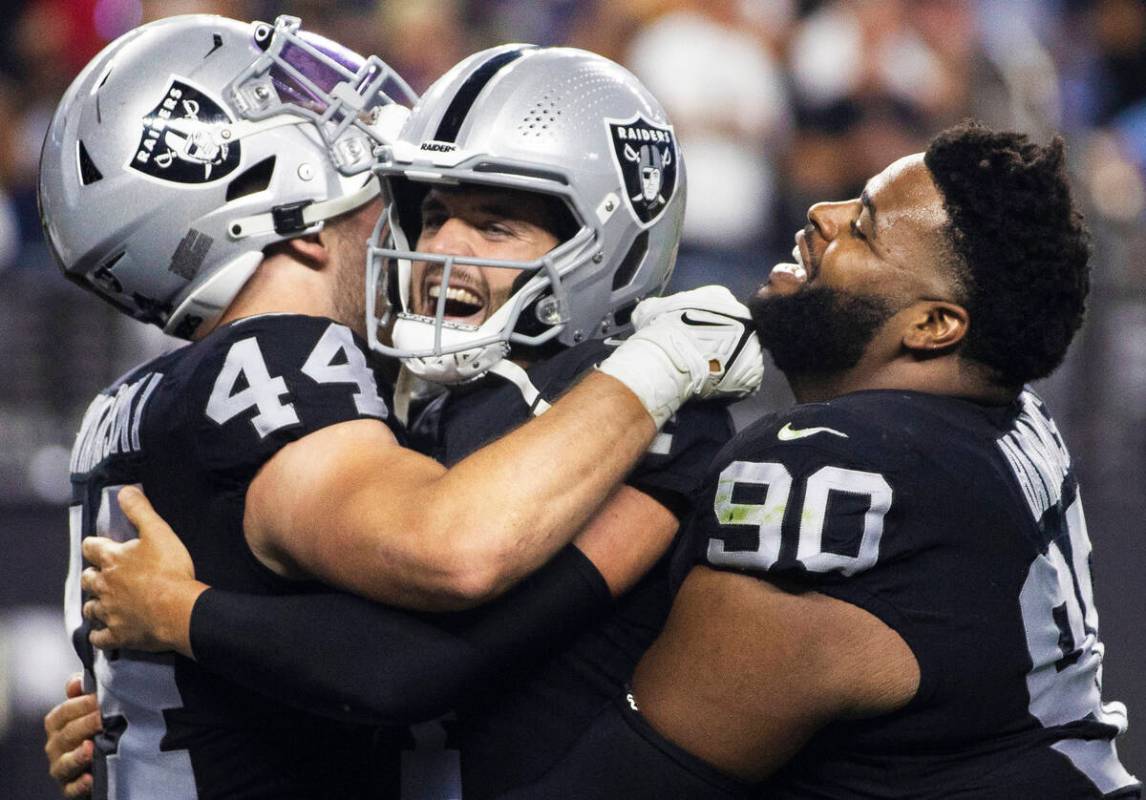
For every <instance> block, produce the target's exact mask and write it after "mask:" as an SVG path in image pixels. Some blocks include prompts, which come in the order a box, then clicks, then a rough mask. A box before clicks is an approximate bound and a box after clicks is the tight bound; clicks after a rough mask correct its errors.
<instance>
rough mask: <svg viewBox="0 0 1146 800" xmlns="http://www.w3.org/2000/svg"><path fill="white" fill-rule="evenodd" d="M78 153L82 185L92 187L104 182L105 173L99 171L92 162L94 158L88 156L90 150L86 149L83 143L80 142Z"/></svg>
mask: <svg viewBox="0 0 1146 800" xmlns="http://www.w3.org/2000/svg"><path fill="white" fill-rule="evenodd" d="M76 151H77V156H78V159H79V166H80V183H82V184H83V185H84V186H90V185H91V184H93V183H95V182H96V181H101V180H103V173H102V172H100V171H99V169H98V168H97V167H96V165H95V163H94V162H93V161H92V157H91V156H90V155H88V149H87V148H86V147H84V143H83V142H78V144H77V148H76Z"/></svg>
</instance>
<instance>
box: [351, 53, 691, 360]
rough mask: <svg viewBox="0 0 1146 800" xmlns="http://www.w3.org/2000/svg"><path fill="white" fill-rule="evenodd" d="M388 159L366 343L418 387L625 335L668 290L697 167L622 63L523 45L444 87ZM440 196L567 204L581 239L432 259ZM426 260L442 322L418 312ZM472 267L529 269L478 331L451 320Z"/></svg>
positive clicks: (481, 61) (456, 75) (370, 272)
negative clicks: (503, 192) (537, 350)
mask: <svg viewBox="0 0 1146 800" xmlns="http://www.w3.org/2000/svg"><path fill="white" fill-rule="evenodd" d="M378 152H379V162H378V165H377V166H376V168H375V171H376V173H377V174H379V175H380V176H381V177H382V178H383V180H384V181H385V182H386V184H387V185H388V186H389V189H390V199H391V205H390V208H389V212H388V214H387V215H384V216H383V219H382V220H380V221H379V224H378V226H377V227H376V229H375V232H374V238H373V239H372V241H371V246H370V249H369V256H368V265H367V305H368V312H367V330H368V332H369V336H370V340H371V345H372V346H373V347H374V348H375V349H377V350H378V351H380V352H382V353H384V354H387V355H392V356H398V357H400V358H402V359H403V360H404V363H405V364H406V366H407V367H408V368H410V369H411V371H413V372H414V373H415V374H417V375H418V376H419V377H423V378H426V379H428V380H432V381H435V382H439V383H456V382H462V381H466V380H471V379H474V378H476V377H479V376H481V375H482V374H484V373H485V372H486V371H488V370H489V369H490V367H491V366H492V365H493V364H495V363H497V362H498V361H499V360H500V359H502V358H503V357H505V356H506V354H507V353H508V352H509V349H510V346H511V345H525V346H538V345H542V344H545V343H548V342H554V341H555V342H559V343H560V344H563V345H566V346H568V345H573V344H576V343H578V342H581V341H584V340H586V339H589V338H592V337H604V336H610V335H613V334H616V333H620V332H624V331H625V330H626V329H627V327H628V322H629V320H628V317H629V314H630V313H631V311H632V308H633V306H635V305H636V303H637V301H638V300H640V299H642V298H644V297H647V296H649V295H654V294H658V293H659V292H660V291H661V290H662V289H663V288H664V286H665V284H666V283H667V282H668V279H669V276H670V274H671V272H672V267H673V263H674V262H675V259H676V251H677V246H678V243H679V240H680V228H681V220H682V218H683V216H684V205H685V173H684V163H683V161H682V159H681V154H680V149H679V147H678V145H677V140H676V135H675V134H674V132H673V128H672V126H671V125H670V124H669V122H668V119H667V117H666V115H665V112H664V109H663V108H662V107H661V105H660V103H658V102H657V100H656V98H654V97H653V96H652V94H650V93H649V91H648V90H647V89H646V88H645V87H644V86H643V85H641V83H640V81H638V80H637V79H636V78H635V77H634V76H633V75H632V74H631V73H629V72H628V71H627V70H625V69H624V68H623V67H621V66H620V65H618V64H616V63H614V62H612V61H610V60H609V59H607V58H604V57H602V56H599V55H596V54H594V53H590V52H586V51H584V50H576V49H572V48H564V47H557V48H538V47H534V46H531V45H519V44H514V45H505V46H502V47H496V48H493V49H490V50H485V51H483V52H480V53H477V54H476V55H473V56H471V57H469V58H467V59H466V60H464V61H462V62H461V63H460V64H458V65H457V66H455V67H454V68H453V69H451V70H450V71H449V72H448V73H446V75H444V76H443V77H442V78H440V79H439V80H438V81H437V82H436V83H434V85H433V86H432V87H431V88H430V89H429V90H428V91H427V92H426V94H425V95H424V96H423V97H422V99H421V101H420V102H419V103H418V105H417V106H416V107H415V108H414V110H413V112H412V113H411V115H410V118H409V120H407V122H406V125H405V127H403V129H402V132H401V134H400V135H399V138H398V141H396V142H395V143H394V144H393V145H390V146H387V147H383V148H380V149H379V151H378ZM435 185H437V186H447V187H448V186H459V185H461V186H486V187H498V188H502V189H512V190H518V191H527V192H536V193H541V194H543V195H547V196H549V197H551V198H557V199H558V200H559V201H560V204H561V205H562V206H563V207H564V208H566V209H567V210H568V212H569V214H570V215H571V216H572V219H573V223H574V224H573V226H572V227H573V229H575V230H576V232H575V233H573V234H572V235H571V236H567V237H566V238H564V241H561V242H560V244H559V245H558V246H557V247H555V248H554V249H553V250H551V251H550V252H548V253H547V254H545V255H544V256H543V257H541V258H539V259H536V260H534V261H529V262H525V261H506V260H492V259H482V258H475V257H467V256H465V255H462V254H458V255H442V254H435V253H429V252H419V251H418V249H417V242H418V237H419V232H420V227H421V216H420V212H419V204H420V202H421V200H422V198H423V197H424V196H425V194H426V192H427V191H428V190H429V188H430V187H432V186H435ZM418 262H422V263H425V264H427V265H431V266H432V265H435V264H436V265H440V267H434V268H433V269H434V270H436V271H437V272H440V286H439V290H438V296H437V300H436V309H435V311H434V312H433V313H432V315H431V314H418V313H415V311H416V306H415V305H414V304H413V302H412V301H413V298H412V293H413V292H414V291H418V290H419V289H418V288H417V287H412V286H411V274H412V272H413V265H414V264H415V263H418ZM462 265H468V266H469V267H482V266H485V267H501V268H511V269H515V270H519V271H520V275H519V276H518V279H517V281H515V283H514V288H515V291H514V292H513V293H512V294H511V295H510V297H509V299H508V300H507V301H506V302H505V303H504V304H503V305H502V306H501V307H500V308H497V309H493V310H491V312H490V313H489V314H488V316H487V317H486V319H485V320H484V321H483V322H482V323H481V324H479V325H471V324H463V323H459V322H457V321H453V320H451V319H449V318H448V315H447V313H446V304H447V296H448V295H449V292H450V290H451V289H452V287H451V283H450V275H451V272H453V271H455V270H456V268H457V267H459V266H462ZM456 271H457V272H462V271H463V270H456Z"/></svg>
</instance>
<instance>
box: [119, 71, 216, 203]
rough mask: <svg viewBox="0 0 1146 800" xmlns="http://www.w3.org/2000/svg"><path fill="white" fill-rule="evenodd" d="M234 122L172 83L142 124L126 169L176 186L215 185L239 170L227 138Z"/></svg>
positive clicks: (195, 94)
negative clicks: (216, 181) (236, 169)
mask: <svg viewBox="0 0 1146 800" xmlns="http://www.w3.org/2000/svg"><path fill="white" fill-rule="evenodd" d="M233 122H234V120H232V119H231V116H230V115H229V114H228V113H227V112H226V111H225V110H224V109H223V107H222V106H220V105H219V104H218V103H216V102H215V101H214V100H212V99H211V98H210V97H208V96H207V95H206V94H204V93H203V92H202V91H200V90H198V89H196V88H195V87H193V86H191V85H189V84H188V83H186V82H184V81H181V80H179V79H178V78H172V79H171V83H170V85H169V86H168V87H167V91H166V93H165V94H164V95H163V98H162V99H161V100H160V101H159V104H158V105H156V106H155V108H153V109H152V110H151V111H150V112H148V114H147V116H145V117H144V118H143V135H142V136H140V139H139V146H138V147H137V148H136V149H135V154H134V155H133V156H132V157H131V161H130V163H129V166H130V167H131V168H132V169H136V170H139V171H140V172H142V173H144V174H145V175H150V176H151V177H153V178H160V179H161V180H165V181H172V182H174V183H207V182H208V181H213V180H218V179H219V178H222V177H224V176H226V175H228V174H230V173H231V172H233V171H234V169H235V167H237V166H238V165H239V143H238V142H228V141H227V139H226V138H225V136H229V135H230V133H231V130H230V128H231V124H232V123H233ZM224 131H226V134H224Z"/></svg>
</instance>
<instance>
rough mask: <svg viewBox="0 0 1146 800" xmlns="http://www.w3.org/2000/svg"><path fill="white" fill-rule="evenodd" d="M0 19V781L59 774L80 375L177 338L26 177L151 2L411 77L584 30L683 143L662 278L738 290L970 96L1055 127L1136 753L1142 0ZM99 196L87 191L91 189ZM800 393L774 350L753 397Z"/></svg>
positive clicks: (45, 0) (198, 5) (1070, 420)
mask: <svg viewBox="0 0 1146 800" xmlns="http://www.w3.org/2000/svg"><path fill="white" fill-rule="evenodd" d="M6 7H7V8H8V9H9V11H8V13H7V15H6V16H7V19H8V23H7V24H6V25H5V26H4V27H3V29H0V119H2V120H3V124H0V797H4V798H19V799H20V800H38V798H49V797H55V796H57V795H56V794H55V792H54V790H53V788H52V786H51V783H50V782H49V781H48V779H47V778H46V776H45V774H44V772H45V770H44V759H43V754H42V745H43V741H42V740H43V735H42V729H41V723H40V718H41V717H42V715H43V713H44V711H45V710H46V709H47V708H49V707H50V706H51V705H53V704H54V703H55V702H57V700H58V699H59V697H60V692H61V691H62V686H63V683H64V680H65V678H66V676H67V675H68V674H69V673H70V672H71V671H73V670H74V669H75V663H76V662H75V659H74V656H72V654H71V651H70V647H69V645H68V642H67V640H66V637H65V635H64V631H63V622H62V615H61V611H60V597H61V592H62V585H63V579H64V574H65V571H66V566H67V556H66V549H67V548H66V544H67V532H66V514H65V511H64V504H65V502H66V498H67V491H68V488H67V480H66V472H67V454H68V448H69V447H70V444H71V439H72V436H73V434H74V430H75V428H76V426H77V424H78V422H79V419H80V416H81V414H82V411H83V409H84V406H85V405H86V403H87V401H88V400H89V399H90V397H91V396H92V394H93V393H94V392H96V391H97V390H98V389H99V388H100V387H102V386H103V385H105V384H106V383H108V382H109V381H111V380H113V379H114V378H115V377H117V376H118V375H119V374H120V373H121V372H123V371H124V370H126V369H127V368H128V367H129V366H130V365H132V364H133V363H135V362H137V361H139V360H141V359H143V358H145V357H149V356H151V355H153V354H154V353H156V352H158V351H160V350H161V349H163V348H164V347H169V346H171V342H170V341H169V340H165V338H164V337H163V336H162V335H161V334H159V333H158V332H156V331H151V330H144V329H143V328H141V327H139V326H137V325H135V323H131V322H130V321H128V320H127V319H125V318H120V317H119V316H118V315H116V314H115V313H114V312H113V311H112V310H111V309H110V308H108V307H106V306H104V305H103V304H102V303H101V302H99V301H98V300H96V299H95V298H94V297H93V296H90V295H87V294H86V293H83V292H81V291H80V290H79V289H76V288H74V287H72V286H71V285H69V284H67V283H66V282H65V281H64V280H62V279H61V277H60V275H59V273H58V272H57V270H56V268H55V266H54V265H53V264H52V263H51V261H50V258H49V256H48V253H47V251H46V249H45V247H44V244H43V243H42V241H41V238H40V229H39V222H38V215H37V212H36V201H35V177H36V165H37V158H38V154H39V149H40V142H41V140H42V137H43V132H44V130H45V128H46V126H47V123H48V120H49V118H50V115H51V113H52V111H53V109H54V107H55V104H56V102H57V100H58V99H59V97H60V95H61V93H62V92H63V90H64V88H65V87H66V86H67V84H68V83H69V81H70V80H71V79H72V77H73V76H74V75H75V74H76V73H77V72H78V71H79V69H80V68H81V67H82V66H83V64H84V63H85V62H86V61H87V60H88V59H89V58H90V57H91V56H92V55H94V54H95V53H96V52H97V51H98V49H99V48H100V47H101V46H102V44H103V43H104V42H106V41H107V40H109V39H111V38H114V36H116V35H118V34H119V33H121V32H123V31H125V30H127V29H129V28H131V27H133V26H135V25H138V24H140V23H141V22H144V21H147V20H150V19H154V18H156V17H159V16H167V15H171V14H176V13H188V12H198V11H214V12H218V13H223V14H226V15H228V16H232V17H236V18H240V19H244V18H246V19H256V18H257V19H263V20H271V19H273V18H274V16H275V15H276V14H278V13H282V12H288V13H293V14H296V15H298V16H301V17H302V18H303V21H304V24H305V26H306V27H307V28H309V29H311V30H314V31H316V32H320V33H325V34H327V35H329V36H330V37H332V38H334V39H337V40H338V41H341V42H343V43H345V44H347V45H350V46H352V47H354V48H355V49H357V50H359V51H361V52H364V53H367V52H376V53H379V54H380V55H382V56H383V57H384V58H385V59H386V60H388V61H389V62H390V63H391V64H392V65H394V66H396V67H397V68H398V69H399V71H400V72H401V73H402V74H403V75H404V76H405V77H406V78H407V79H409V80H410V81H411V83H413V84H414V86H415V88H417V89H419V90H422V89H424V88H425V87H426V85H427V84H428V83H429V82H430V81H431V80H432V79H433V78H434V77H436V76H437V75H440V74H441V73H442V72H443V71H444V70H445V69H446V68H448V67H449V66H450V65H452V64H453V63H455V62H456V61H458V60H459V59H460V58H461V57H463V56H464V55H466V54H468V53H470V52H473V51H475V50H477V49H480V48H482V47H486V46H489V45H492V44H497V43H500V42H505V41H531V42H536V43H539V44H562V43H568V44H574V45H577V46H581V47H586V48H589V49H592V50H595V51H597V52H600V53H603V54H605V55H607V56H609V57H611V58H614V59H616V60H618V61H620V62H621V63H623V64H626V65H627V66H629V67H630V68H631V69H633V71H634V72H636V73H637V74H638V75H639V76H640V77H641V78H642V79H643V80H644V81H645V82H646V83H647V84H648V85H649V86H650V88H651V89H652V90H653V91H654V93H656V94H657V95H658V96H659V97H660V98H661V99H662V100H663V101H664V103H665V105H666V106H667V107H668V109H669V112H670V116H671V117H672V119H673V121H674V122H675V124H676V129H677V132H678V135H679V138H680V140H681V142H682V144H683V146H684V148H685V152H686V155H687V158H688V166H689V194H690V196H689V204H688V216H687V219H686V231H685V239H684V246H683V248H682V252H681V257H680V261H679V263H678V268H677V273H676V276H675V277H674V285H675V288H688V287H690V286H693V285H697V284H699V283H702V282H712V281H717V282H723V283H726V284H728V285H730V286H731V287H733V289H734V290H736V291H740V292H744V291H747V290H748V289H749V288H751V287H752V286H754V285H756V284H758V283H759V282H760V281H761V279H762V277H763V276H764V275H765V274H766V272H767V270H768V269H769V268H770V266H771V265H772V264H773V263H775V262H776V261H777V260H784V259H786V258H787V253H788V252H789V251H790V249H791V246H792V239H791V237H792V234H793V232H794V231H795V230H796V229H797V228H798V227H800V226H801V225H802V219H803V215H804V212H805V211H806V209H807V207H808V205H809V203H810V202H812V201H815V200H821V199H841V198H845V197H853V196H855V195H856V194H857V193H858V190H859V188H860V187H861V186H862V182H863V180H864V179H865V178H866V177H868V176H870V175H872V174H874V173H875V172H877V171H879V170H880V169H882V168H883V167H884V166H885V165H886V164H888V163H889V162H890V161H892V160H893V159H895V158H897V157H899V156H901V155H904V154H906V153H910V152H914V151H918V150H921V149H923V147H924V145H925V143H926V141H927V139H928V137H929V135H930V134H932V133H934V132H935V131H937V130H939V129H940V128H942V127H944V126H945V125H947V124H949V123H951V122H954V121H956V120H959V119H960V118H963V117H965V116H974V117H977V118H980V119H983V120H984V121H986V122H988V123H990V124H992V125H996V126H1006V127H1017V128H1020V129H1023V130H1026V131H1028V132H1030V133H1032V134H1033V135H1035V136H1036V137H1037V138H1039V139H1042V140H1045V139H1046V137H1047V136H1049V132H1050V131H1053V130H1059V131H1062V133H1063V134H1064V136H1065V137H1066V139H1067V142H1068V145H1069V153H1070V159H1071V163H1072V168H1073V171H1074V174H1075V179H1076V187H1077V191H1078V195H1079V197H1080V198H1081V199H1082V201H1083V203H1084V205H1085V207H1086V210H1087V216H1088V219H1089V221H1090V224H1091V226H1092V229H1093V231H1094V233H1095V257H1094V281H1093V289H1092V293H1091V303H1090V317H1089V320H1088V322H1087V325H1086V327H1085V328H1084V330H1083V332H1082V335H1081V336H1080V337H1079V339H1078V340H1077V341H1076V343H1075V345H1074V348H1073V349H1072V351H1071V354H1070V357H1069V358H1068V361H1067V363H1066V365H1065V366H1064V367H1063V368H1062V369H1061V370H1060V371H1059V373H1058V374H1057V375H1055V376H1054V377H1053V378H1052V379H1051V380H1049V381H1046V382H1045V383H1044V384H1043V385H1042V386H1041V387H1040V389H1041V391H1042V392H1043V394H1044V395H1045V396H1046V397H1047V398H1048V400H1049V402H1050V404H1051V407H1052V409H1054V411H1055V412H1056V416H1057V418H1058V422H1059V426H1060V429H1061V430H1062V432H1063V434H1064V436H1065V438H1066V440H1067V442H1068V443H1069V445H1070V446H1071V448H1072V451H1073V453H1074V457H1075V460H1076V462H1077V467H1078V471H1079V474H1080V477H1081V481H1082V486H1083V487H1084V488H1083V493H1084V495H1085V497H1086V501H1087V512H1088V517H1089V522H1090V533H1091V537H1092V539H1093V542H1094V545H1095V554H1094V571H1095V575H1096V587H1097V588H1096V594H1097V597H1098V604H1099V608H1100V609H1101V615H1102V634H1103V639H1104V640H1105V642H1106V644H1107V647H1108V652H1107V659H1106V687H1105V692H1104V694H1105V695H1106V697H1107V698H1108V699H1118V700H1122V701H1125V702H1126V703H1127V704H1128V705H1129V707H1130V718H1131V725H1132V728H1131V731H1130V733H1129V734H1128V735H1127V736H1126V737H1125V738H1124V740H1123V744H1122V746H1121V752H1122V755H1123V759H1124V761H1125V763H1126V765H1127V767H1128V768H1129V769H1130V770H1131V772H1136V773H1138V774H1140V775H1141V774H1143V771H1144V770H1146V734H1143V733H1141V732H1140V731H1138V730H1135V726H1136V725H1141V724H1143V721H1144V720H1146V717H1144V716H1141V715H1144V714H1146V634H1144V632H1143V622H1142V621H1143V619H1146V600H1144V598H1143V592H1142V585H1143V576H1144V575H1146V549H1144V548H1143V547H1142V546H1141V544H1140V540H1139V537H1140V536H1141V535H1142V533H1143V528H1144V523H1143V521H1144V520H1146V491H1144V490H1143V487H1142V483H1143V479H1144V478H1146V425H1144V424H1143V423H1144V422H1146V235H1144V234H1143V231H1142V228H1143V222H1144V221H1146V3H1143V2H1142V0H1096V1H1095V2H1082V1H1081V0H850V1H849V2H832V1H823V0H820V1H816V0H630V1H629V2H627V3H618V2H612V1H611V0H598V1H597V2H593V1H592V0H378V1H375V0H341V1H340V2H338V3H337V4H336V3H334V2H318V1H317V0H312V1H311V2H301V1H300V2H270V1H266V0H263V1H260V0H249V1H246V2H214V3H212V2H194V1H193V0H177V1H175V2H163V3H159V2H140V0H25V1H24V2H14V1H13V0H9V3H8V4H7V6H6ZM93 213H98V210H97V209H93ZM790 400H791V398H790V395H789V394H788V392H787V389H786V388H785V386H784V385H783V381H782V379H781V378H780V376H779V375H777V374H772V375H770V376H769V378H768V380H767V381H766V384H765V389H764V391H763V392H762V394H761V396H760V397H759V398H758V399H755V400H753V401H751V402H750V403H749V405H748V406H746V407H743V409H742V411H743V415H749V414H751V413H754V412H755V411H758V410H759V409H760V408H761V407H768V408H772V407H780V406H783V405H785V404H786V403H788V402H790Z"/></svg>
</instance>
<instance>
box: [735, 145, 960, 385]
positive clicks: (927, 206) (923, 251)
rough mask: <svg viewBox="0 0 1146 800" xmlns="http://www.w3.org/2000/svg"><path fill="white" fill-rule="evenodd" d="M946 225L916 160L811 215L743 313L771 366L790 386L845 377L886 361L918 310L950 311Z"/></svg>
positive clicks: (955, 290) (953, 285)
mask: <svg viewBox="0 0 1146 800" xmlns="http://www.w3.org/2000/svg"><path fill="white" fill-rule="evenodd" d="M947 219H948V218H947V214H946V212H945V211H944V208H943V197H942V195H941V194H940V192H939V189H938V188H937V187H936V185H935V183H934V181H933V180H932V178H931V174H930V172H928V170H927V168H926V166H924V164H923V157H922V155H921V154H917V155H913V156H908V157H906V158H902V159H900V160H899V161H896V162H895V163H894V164H892V165H891V166H889V167H888V168H887V169H885V170H884V171H883V172H881V173H880V174H878V175H876V176H875V177H874V178H872V179H871V180H870V181H868V184H867V186H866V187H865V189H864V192H863V194H862V195H861V196H860V197H859V198H856V199H854V200H849V201H845V202H838V203H818V204H816V205H814V206H812V208H811V209H810V210H809V211H808V225H807V227H806V228H805V229H804V230H802V231H800V232H799V233H797V234H796V247H795V249H794V250H793V254H794V256H795V260H796V261H795V263H793V264H780V265H778V266H777V267H776V268H775V269H773V271H772V273H771V275H770V276H769V280H768V282H767V283H766V284H765V285H764V286H763V287H761V289H760V290H759V291H758V292H757V294H756V295H755V296H754V297H753V298H752V300H751V301H750V303H749V305H750V307H751V309H752V312H753V318H754V319H755V320H756V322H757V327H758V329H759V333H760V336H761V340H762V342H763V343H764V346H765V347H766V348H767V349H768V350H769V351H771V353H772V356H773V360H774V361H776V364H777V366H778V367H779V368H780V369H781V370H782V371H783V372H784V373H785V374H786V375H788V376H789V378H792V376H793V375H800V374H819V375H823V374H828V373H836V372H840V371H844V370H848V369H851V368H853V367H855V366H856V365H857V364H859V363H860V361H861V359H863V358H864V357H865V356H866V355H868V354H869V353H870V351H872V350H873V348H879V347H883V348H884V349H885V350H886V354H887V357H892V356H894V355H895V353H896V352H898V350H899V348H900V347H901V342H902V340H903V336H904V335H905V332H906V329H907V327H908V326H910V325H912V324H916V321H917V320H918V318H919V313H920V312H921V311H922V310H924V309H925V306H926V304H928V303H946V304H947V305H953V302H952V299H953V298H955V297H958V296H959V294H960V287H959V286H958V283H957V281H956V279H955V272H954V271H953V270H952V269H951V268H950V266H949V265H950V263H951V262H950V258H951V256H950V251H949V248H948V245H947V242H946V239H945V234H944V231H945V226H946V225H947ZM873 343H874V344H873Z"/></svg>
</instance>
